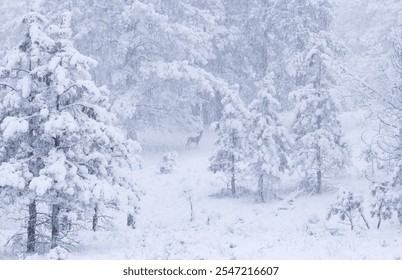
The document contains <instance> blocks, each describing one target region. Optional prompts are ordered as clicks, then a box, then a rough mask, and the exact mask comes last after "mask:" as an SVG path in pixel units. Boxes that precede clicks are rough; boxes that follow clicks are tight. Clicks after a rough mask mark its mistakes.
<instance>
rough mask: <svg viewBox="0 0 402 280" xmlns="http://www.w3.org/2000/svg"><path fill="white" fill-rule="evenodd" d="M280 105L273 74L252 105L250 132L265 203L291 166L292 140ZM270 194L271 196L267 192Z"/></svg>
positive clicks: (252, 155)
mask: <svg viewBox="0 0 402 280" xmlns="http://www.w3.org/2000/svg"><path fill="white" fill-rule="evenodd" d="M279 110H280V104H279V102H278V100H277V99H276V91H275V87H274V74H273V73H272V72H270V73H268V74H267V75H265V77H264V79H263V81H262V82H261V84H260V90H259V91H258V97H257V99H255V100H254V101H253V102H251V104H250V105H249V111H250V122H251V126H250V129H249V131H248V141H249V146H250V152H251V153H250V158H251V165H252V168H253V172H254V173H255V175H256V176H257V178H258V193H259V196H260V199H261V201H262V202H264V201H265V198H266V196H267V195H271V196H272V195H274V193H273V192H272V187H273V185H274V184H277V183H278V181H279V175H280V173H281V172H283V171H285V170H286V169H287V168H288V167H289V166H288V159H287V155H288V153H289V151H290V137H289V135H288V132H287V129H286V128H285V127H284V126H282V125H281V124H280V121H279V116H278V115H279ZM267 192H268V193H267Z"/></svg>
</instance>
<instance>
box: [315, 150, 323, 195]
mask: <svg viewBox="0 0 402 280" xmlns="http://www.w3.org/2000/svg"><path fill="white" fill-rule="evenodd" d="M317 163H318V170H317V185H316V188H315V193H316V194H320V193H321V187H322V171H321V169H322V159H321V147H318V151H317Z"/></svg>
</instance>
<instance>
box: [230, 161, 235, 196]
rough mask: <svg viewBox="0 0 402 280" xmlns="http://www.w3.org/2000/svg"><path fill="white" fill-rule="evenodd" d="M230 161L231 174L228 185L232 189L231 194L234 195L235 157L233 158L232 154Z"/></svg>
mask: <svg viewBox="0 0 402 280" xmlns="http://www.w3.org/2000/svg"><path fill="white" fill-rule="evenodd" d="M231 161H232V167H231V169H230V174H231V178H230V187H231V189H232V195H235V194H236V179H235V159H234V155H232V158H231Z"/></svg>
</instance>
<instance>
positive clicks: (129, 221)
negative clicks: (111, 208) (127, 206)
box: [127, 214, 135, 228]
mask: <svg viewBox="0 0 402 280" xmlns="http://www.w3.org/2000/svg"><path fill="white" fill-rule="evenodd" d="M127 226H128V227H131V228H135V221H134V215H133V214H127Z"/></svg>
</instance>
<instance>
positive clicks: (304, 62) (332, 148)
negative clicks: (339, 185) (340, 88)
mask: <svg viewBox="0 0 402 280" xmlns="http://www.w3.org/2000/svg"><path fill="white" fill-rule="evenodd" d="M306 1H307V0H300V1H296V2H295V3H298V4H300V6H299V7H297V9H296V10H297V11H298V17H302V18H301V19H300V20H303V17H307V18H306V19H310V20H312V21H315V22H310V21H309V23H308V24H306V25H303V28H302V29H301V30H299V33H300V34H299V35H300V36H301V35H303V36H301V37H300V41H298V40H294V42H295V44H296V45H295V46H294V47H295V51H294V52H293V53H291V52H290V51H291V50H290V49H289V50H288V53H291V55H290V56H289V58H288V61H287V64H288V65H287V68H288V73H289V74H290V75H291V76H293V77H294V78H295V79H296V90H294V91H293V92H292V93H291V94H290V97H291V99H292V100H293V102H294V107H295V108H294V110H295V115H296V116H295V120H294V123H293V132H294V133H295V135H296V143H295V147H294V151H295V152H294V164H295V166H296V167H297V168H298V169H299V170H300V171H301V172H302V173H304V175H303V185H304V187H307V188H308V189H310V190H313V192H314V193H320V192H321V191H322V187H323V178H324V177H325V176H327V175H333V174H336V173H338V172H339V171H341V170H342V169H344V167H345V166H346V165H347V163H348V157H349V151H348V148H347V145H346V143H345V141H344V140H343V133H342V130H341V125H340V122H339V121H338V119H337V108H336V105H335V102H334V97H333V94H334V92H336V73H337V65H339V58H340V57H341V56H342V54H343V53H344V48H343V46H342V45H341V44H340V43H339V41H338V40H337V39H336V38H335V37H334V36H333V35H332V34H331V20H332V16H331V9H330V5H329V2H328V1H327V0H322V1H308V2H309V5H307V6H302V4H303V3H304V2H306ZM304 10H305V11H304ZM303 11H304V12H303ZM296 33H297V32H296ZM295 35H297V36H298V33H297V34H295ZM302 38H303V39H302ZM297 42H299V43H297Z"/></svg>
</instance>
